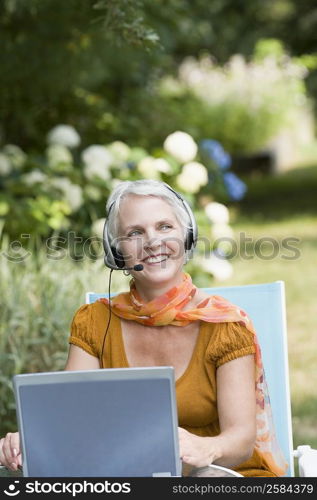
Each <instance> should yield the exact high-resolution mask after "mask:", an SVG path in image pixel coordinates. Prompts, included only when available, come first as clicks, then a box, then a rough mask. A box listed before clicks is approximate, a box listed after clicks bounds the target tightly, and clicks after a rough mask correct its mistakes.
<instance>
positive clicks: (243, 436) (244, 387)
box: [179, 354, 256, 468]
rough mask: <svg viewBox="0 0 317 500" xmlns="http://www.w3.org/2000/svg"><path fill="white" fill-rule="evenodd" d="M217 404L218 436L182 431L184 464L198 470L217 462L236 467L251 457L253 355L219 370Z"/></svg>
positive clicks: (253, 425)
mask: <svg viewBox="0 0 317 500" xmlns="http://www.w3.org/2000/svg"><path fill="white" fill-rule="evenodd" d="M217 405H218V415H219V424H220V434H219V435H218V436H215V437H200V436H196V435H194V434H191V433H189V432H187V431H186V430H185V429H181V428H180V429H179V437H180V450H181V458H182V460H183V461H184V462H186V463H188V464H191V465H194V466H196V467H203V466H206V465H208V464H210V463H215V464H218V465H222V466H224V467H231V468H232V467H235V466H237V465H239V464H240V463H242V462H244V461H246V460H248V459H249V458H250V457H251V455H252V453H253V449H254V443H255V438H256V421H255V411H256V409H255V379H254V356H253V354H252V355H248V356H243V357H241V358H237V359H234V360H232V361H229V362H227V363H224V364H223V365H221V366H220V367H219V368H218V369H217Z"/></svg>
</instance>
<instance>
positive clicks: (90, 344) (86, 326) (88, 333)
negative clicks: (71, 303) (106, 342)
mask: <svg viewBox="0 0 317 500" xmlns="http://www.w3.org/2000/svg"><path fill="white" fill-rule="evenodd" d="M106 311H107V308H106V307H105V306H104V305H103V304H97V303H93V304H85V305H83V306H81V307H80V308H79V309H78V310H77V311H76V313H75V315H74V317H73V319H72V322H71V327H70V336H69V339H68V342H69V343H70V344H74V345H77V346H78V347H81V348H82V349H84V350H85V351H86V352H88V354H91V355H92V356H95V357H97V358H98V357H99V351H100V349H99V346H100V336H101V334H102V333H101V330H103V328H102V327H103V326H104V324H105V313H106ZM101 312H102V313H103V314H102V317H101Z"/></svg>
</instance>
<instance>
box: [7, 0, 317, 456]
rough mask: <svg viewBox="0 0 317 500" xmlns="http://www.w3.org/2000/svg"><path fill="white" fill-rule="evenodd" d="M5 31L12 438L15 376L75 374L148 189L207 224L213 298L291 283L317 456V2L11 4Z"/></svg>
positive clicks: (204, 236) (293, 357)
mask: <svg viewBox="0 0 317 500" xmlns="http://www.w3.org/2000/svg"><path fill="white" fill-rule="evenodd" d="M0 25H1V30H0V44H1V53H0V60H1V75H0V235H1V236H0V237H1V252H0V293H1V303H0V367H1V371H0V435H3V434H4V433H5V432H7V431H9V430H10V431H13V430H14V429H15V428H16V420H15V406H14V398H13V393H12V376H13V375H14V374H16V373H23V372H32V371H51V370H61V369H63V367H64V364H65V360H66V356H67V350H68V344H67V337H68V332H69V327H70V322H71V319H72V317H73V314H74V312H75V310H76V309H77V308H78V307H79V306H80V305H81V304H82V303H83V302H84V294H85V292H86V291H90V290H94V291H96V292H106V291H107V284H108V277H109V273H108V270H107V269H106V268H105V267H104V264H103V257H102V243H101V237H102V227H103V223H104V218H105V202H106V199H107V196H108V194H109V192H110V191H111V189H112V188H113V187H114V186H115V185H116V184H117V183H118V182H120V181H122V180H126V179H140V178H144V177H146V178H153V179H161V180H164V181H166V182H168V183H169V184H171V185H172V186H173V187H174V188H175V189H177V190H178V191H180V192H181V193H182V194H183V195H184V197H186V199H187V200H188V201H189V203H191V205H192V207H193V210H194V212H195V215H196V217H197V220H198V224H199V233H200V237H201V239H200V241H199V243H198V247H197V251H196V256H195V259H194V260H193V261H191V262H190V263H189V264H188V267H187V269H188V271H189V272H191V273H192V275H193V278H194V281H195V282H196V284H197V285H198V286H212V285H219V284H220V285H223V286H230V285H235V284H252V283H261V282H269V281H274V280H284V281H285V284H286V301H287V321H288V347H289V363H290V382H291V398H292V414H293V426H294V441H295V442H294V444H295V446H297V444H305V443H309V444H311V445H312V446H315V447H317V435H316V414H317V395H316V385H317V377H316V369H315V363H314V362H315V358H316V354H315V350H314V347H315V338H314V337H315V322H314V319H315V314H316V304H315V297H316V289H317V273H316V272H315V266H316V246H317V238H316V227H317V203H316V192H317V141H316V138H315V137H316V135H315V133H316V96H317V53H316V33H317V8H316V6H315V2H313V0H302V1H301V2H297V1H296V0H267V1H266V2H262V1H261V0H253V1H252V2H248V1H242V0H209V1H208V2H207V1H206V0H197V1H196V2H191V1H190V0H165V1H164V0H158V1H156V2H152V1H150V0H134V1H132V0H108V1H105V0H99V1H97V0H68V1H67V2H62V1H59V0H57V1H56V0H44V1H43V0H28V1H24V0H3V1H2V2H1V6H0ZM206 242H207V243H206ZM127 283H128V281H127V278H125V277H124V276H121V273H113V279H112V291H116V290H120V289H122V288H123V287H125V286H127Z"/></svg>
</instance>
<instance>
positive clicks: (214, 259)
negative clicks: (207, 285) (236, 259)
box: [201, 253, 233, 281]
mask: <svg viewBox="0 0 317 500" xmlns="http://www.w3.org/2000/svg"><path fill="white" fill-rule="evenodd" d="M201 267H202V269H203V270H204V271H206V272H207V273H210V274H212V275H213V276H214V277H215V278H216V279H217V280H219V281H225V280H227V279H229V278H230V277H231V276H232V273H233V267H232V265H231V264H230V262H229V261H228V260H227V259H225V258H220V257H218V256H217V255H216V254H215V253H212V254H211V255H210V257H208V258H205V259H201Z"/></svg>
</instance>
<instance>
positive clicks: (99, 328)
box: [69, 302, 275, 477]
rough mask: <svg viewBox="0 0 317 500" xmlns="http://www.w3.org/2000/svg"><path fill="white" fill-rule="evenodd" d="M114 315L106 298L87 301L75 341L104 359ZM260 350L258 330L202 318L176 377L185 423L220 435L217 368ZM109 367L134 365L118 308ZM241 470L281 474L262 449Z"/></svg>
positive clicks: (202, 432) (109, 347) (78, 315)
mask: <svg viewBox="0 0 317 500" xmlns="http://www.w3.org/2000/svg"><path fill="white" fill-rule="evenodd" d="M108 318H109V311H108V308H107V307H106V306H105V304H103V303H100V302H95V303H93V304H85V305H83V306H81V307H80V308H79V309H78V310H77V312H76V313H75V315H74V318H73V321H72V324H71V334H70V337H69V343H71V344H74V345H76V346H78V347H81V348H82V349H84V350H85V351H86V352H88V353H89V354H91V355H92V356H95V357H96V358H98V359H100V354H101V350H102V343H103V339H104V334H105V331H106V327H107V324H108ZM254 352H255V346H254V341H253V334H252V333H251V332H250V331H249V330H247V329H246V328H245V327H244V326H242V325H240V324H238V323H207V322H205V321H202V322H201V324H200V329H199V335H198V338H197V341H196V345H195V348H194V352H193V354H192V357H191V360H190V362H189V365H188V367H187V369H186V370H185V372H184V373H183V374H182V376H181V377H179V378H178V379H177V380H176V398H177V410H178V422H179V426H180V427H183V428H184V429H186V430H187V431H189V432H192V433H193V434H196V435H198V436H217V435H218V434H219V433H220V427H219V418H218V411H217V389H216V370H217V368H218V367H219V366H220V365H222V364H224V363H226V362H227V361H231V360H233V359H235V358H238V357H240V356H246V355H248V354H254ZM103 366H104V368H120V367H121V368H126V367H129V363H128V360H127V356H126V353H125V349H124V343H123V337H122V331H121V323H120V318H119V317H118V316H115V315H114V314H113V313H112V315H111V322H110V326H109V329H108V333H107V337H106V341H105V346H104V352H103ZM235 470H236V471H237V472H239V473H240V474H242V475H244V476H251V477H256V476H275V474H274V473H273V472H272V471H271V470H270V469H269V467H268V466H267V464H266V462H265V460H264V459H263V458H262V456H261V455H260V454H259V453H258V451H257V450H256V449H255V450H254V452H253V455H252V457H251V458H250V459H249V460H248V461H247V462H244V463H243V464H240V465H239V466H238V467H236V468H235Z"/></svg>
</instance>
